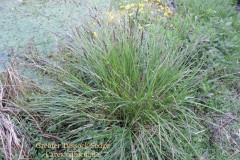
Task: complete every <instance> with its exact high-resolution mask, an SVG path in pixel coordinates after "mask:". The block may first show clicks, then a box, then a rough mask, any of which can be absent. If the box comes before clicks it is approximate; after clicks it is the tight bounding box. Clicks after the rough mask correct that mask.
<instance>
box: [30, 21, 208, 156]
mask: <svg viewBox="0 0 240 160" xmlns="http://www.w3.org/2000/svg"><path fill="white" fill-rule="evenodd" d="M95 20H96V23H97V25H98V27H96V28H94V27H91V25H85V26H88V27H85V26H82V27H77V28H75V29H74V30H73V43H70V44H67V45H66V46H65V47H66V48H67V49H66V50H65V52H63V53H60V54H59V55H58V56H56V57H54V58H53V59H51V60H44V62H45V63H44V65H42V66H41V67H40V68H41V69H42V70H44V73H46V72H47V73H46V74H45V78H49V79H51V81H52V82H53V85H52V87H51V88H48V89H46V90H44V91H42V93H41V94H36V95H35V96H32V97H31V98H29V101H30V103H28V105H27V106H26V107H27V108H28V109H30V110H34V111H37V112H40V113H42V115H44V117H45V118H46V119H49V120H50V121H52V122H54V123H52V124H51V125H49V126H45V128H46V130H47V131H49V132H51V133H54V132H55V133H56V132H57V134H58V136H59V137H60V140H61V141H62V142H60V143H64V142H65V141H67V142H71V143H75V144H83V143H88V144H91V143H96V144H98V143H100V144H110V147H109V149H105V150H98V151H99V152H100V155H101V157H100V159H124V160H126V159H136V160H137V159H189V158H190V159H191V158H198V157H199V156H200V155H201V154H202V151H201V150H200V149H198V150H196V148H194V145H195V144H196V143H197V144H201V139H202V137H203V136H204V132H201V130H202V126H201V125H200V123H199V120H198V118H197V116H196V115H195V113H194V112H193V111H192V105H193V104H196V103H194V91H195V86H196V85H197V84H198V82H199V80H200V79H201V77H200V76H199V75H201V72H200V69H199V66H200V65H201V64H196V63H195V62H194V63H193V61H192V59H193V58H194V56H195V54H196V51H195V50H194V45H196V44H193V46H190V45H189V47H186V48H181V49H180V48H176V43H179V39H178V38H176V37H174V38H172V37H167V34H166V33H163V32H162V31H161V28H160V27H159V28H157V27H156V29H155V30H151V31H147V30H139V28H138V23H135V22H132V21H130V20H129V21H126V20H122V19H121V18H119V19H118V20H119V21H115V22H114V23H109V21H102V20H99V19H95ZM115 20H117V19H116V18H115ZM170 39H171V43H169V42H170V41H169V40H170ZM36 64H37V62H36Z"/></svg>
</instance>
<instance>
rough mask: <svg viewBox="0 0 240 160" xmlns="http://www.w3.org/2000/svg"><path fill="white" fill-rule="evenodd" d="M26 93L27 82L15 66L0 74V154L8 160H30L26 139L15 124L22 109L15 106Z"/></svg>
mask: <svg viewBox="0 0 240 160" xmlns="http://www.w3.org/2000/svg"><path fill="white" fill-rule="evenodd" d="M26 93H27V87H26V82H25V81H24V80H23V79H22V78H21V77H20V76H19V74H18V73H17V71H16V70H15V69H14V65H13V64H12V65H11V67H9V68H7V69H5V71H4V72H1V73H0V153H1V152H2V153H3V154H4V157H5V159H6V160H12V159H23V158H25V159H30V153H29V146H28V144H27V141H26V137H25V136H24V135H23V134H22V132H21V131H20V129H19V128H18V127H17V125H16V124H15V123H16V120H18V119H19V117H18V115H19V113H20V112H21V109H19V108H17V107H15V106H14V105H13V102H14V101H15V100H16V99H17V98H18V97H20V96H23V95H25V94H26Z"/></svg>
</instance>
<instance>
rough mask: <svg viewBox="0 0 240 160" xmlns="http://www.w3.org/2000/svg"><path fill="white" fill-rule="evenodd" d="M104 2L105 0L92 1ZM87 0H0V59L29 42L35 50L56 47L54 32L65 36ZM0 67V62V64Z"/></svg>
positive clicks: (78, 19)
mask: <svg viewBox="0 0 240 160" xmlns="http://www.w3.org/2000/svg"><path fill="white" fill-rule="evenodd" d="M93 1H94V3H98V4H107V3H108V1H107V0H102V1H101V0H93ZM84 3H92V2H90V0H66V3H65V0H0V62H4V61H6V60H7V55H8V54H11V53H12V52H14V53H16V52H18V51H19V50H21V49H23V48H24V46H26V44H28V43H30V42H31V43H33V44H34V45H35V46H36V47H37V49H38V50H39V52H40V53H41V52H43V53H45V52H48V51H53V50H55V49H56V48H57V40H58V39H57V37H56V35H55V34H61V35H68V33H69V29H68V28H69V26H73V25H79V24H81V21H82V20H83V18H84V17H86V15H87V13H88V8H87V7H86V5H85V4H84ZM0 70H1V63H0Z"/></svg>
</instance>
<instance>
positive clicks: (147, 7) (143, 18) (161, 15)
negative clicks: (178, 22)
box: [118, 0, 176, 29]
mask: <svg viewBox="0 0 240 160" xmlns="http://www.w3.org/2000/svg"><path fill="white" fill-rule="evenodd" d="M118 12H119V13H120V15H121V16H122V17H129V19H130V20H137V22H138V23H139V25H138V26H141V27H139V28H141V29H142V28H143V27H146V26H149V25H150V24H153V23H154V21H159V20H160V21H161V20H162V21H164V22H166V21H167V20H170V19H171V18H173V17H176V14H175V13H174V11H173V10H171V8H170V7H169V6H168V5H167V4H166V3H162V2H161V0H141V1H137V2H134V3H127V2H125V3H124V2H120V3H119V10H118ZM172 27H173V25H171V28H172Z"/></svg>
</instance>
